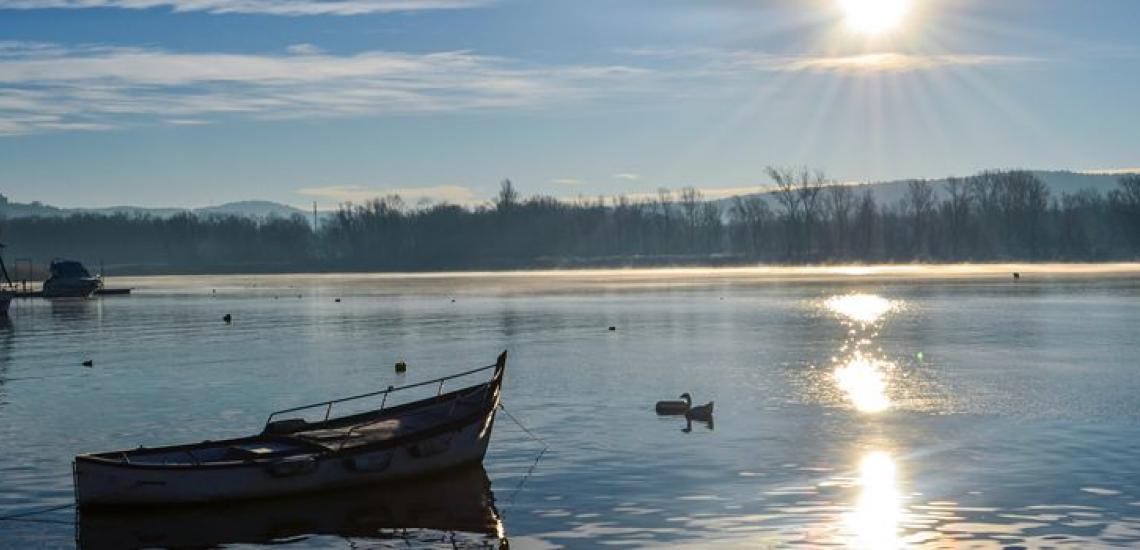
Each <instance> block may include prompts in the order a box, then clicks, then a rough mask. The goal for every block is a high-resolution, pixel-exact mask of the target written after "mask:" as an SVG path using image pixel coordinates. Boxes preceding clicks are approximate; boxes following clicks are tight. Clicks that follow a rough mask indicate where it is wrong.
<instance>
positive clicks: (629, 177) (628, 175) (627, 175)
mask: <svg viewBox="0 0 1140 550" xmlns="http://www.w3.org/2000/svg"><path fill="white" fill-rule="evenodd" d="M611 177H612V178H613V179H615V180H625V181H637V180H639V179H641V174H634V173H632V172H623V173H621V174H614V175H613V176H611Z"/></svg>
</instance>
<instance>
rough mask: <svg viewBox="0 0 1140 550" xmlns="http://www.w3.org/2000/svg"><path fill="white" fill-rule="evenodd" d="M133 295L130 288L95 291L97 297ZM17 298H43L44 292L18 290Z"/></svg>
mask: <svg viewBox="0 0 1140 550" xmlns="http://www.w3.org/2000/svg"><path fill="white" fill-rule="evenodd" d="M130 293H131V289H129V288H101V289H99V290H96V291H95V295H96V296H126V295H128V294H130ZM15 297H16V298H43V297H44V291H42V290H17V291H16V292H15Z"/></svg>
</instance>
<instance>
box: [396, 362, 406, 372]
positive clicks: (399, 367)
mask: <svg viewBox="0 0 1140 550" xmlns="http://www.w3.org/2000/svg"><path fill="white" fill-rule="evenodd" d="M396 372H408V363H407V362H405V361H404V360H403V359H401V360H399V361H396Z"/></svg>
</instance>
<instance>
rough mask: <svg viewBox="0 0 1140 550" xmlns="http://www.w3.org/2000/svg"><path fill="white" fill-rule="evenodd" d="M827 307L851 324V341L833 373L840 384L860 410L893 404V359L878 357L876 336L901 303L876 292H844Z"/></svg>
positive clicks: (830, 301) (848, 398) (878, 410)
mask: <svg viewBox="0 0 1140 550" xmlns="http://www.w3.org/2000/svg"><path fill="white" fill-rule="evenodd" d="M824 307H825V308H826V309H827V310H829V311H830V312H831V313H833V314H835V315H836V316H838V317H839V318H840V320H841V321H842V322H843V324H844V325H845V326H847V327H848V332H847V334H848V337H847V341H846V342H845V343H844V345H843V347H842V348H841V351H842V352H844V353H845V355H844V356H843V357H840V358H836V363H837V364H836V366H835V370H834V371H833V373H832V376H833V379H834V382H835V384H836V386H837V387H838V388H839V389H840V390H841V391H842V392H843V393H844V394H845V395H846V397H847V400H848V401H850V402H851V404H852V406H854V407H855V409H856V410H857V411H859V412H863V413H878V412H882V411H885V410H887V409H889V408H890V407H891V400H890V397H889V394H888V389H889V387H888V386H889V385H888V380H889V377H888V374H889V373H890V372H891V371H892V370H894V368H895V366H894V364H893V363H891V362H889V361H886V360H883V359H880V358H878V357H875V356H874V354H873V351H872V349H871V345H872V344H873V342H874V340H873V338H874V337H875V336H877V335H878V328H879V326H880V325H881V324H882V322H884V321H885V320H886V318H887V316H888V314H890V313H892V312H894V311H897V310H898V309H899V308H900V307H901V304H900V303H899V302H896V301H893V300H888V299H886V298H883V297H882V296H878V295H874V294H843V295H838V296H832V297H831V298H828V299H827V300H825V301H824Z"/></svg>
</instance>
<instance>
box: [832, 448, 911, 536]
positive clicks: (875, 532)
mask: <svg viewBox="0 0 1140 550" xmlns="http://www.w3.org/2000/svg"><path fill="white" fill-rule="evenodd" d="M859 487H860V493H859V498H858V500H857V501H856V502H855V507H854V509H853V510H852V511H851V512H849V513H848V514H847V515H846V516H845V520H846V521H845V523H846V527H847V531H848V532H849V533H851V534H852V535H853V539H854V540H853V541H852V543H853V544H851V546H852V547H853V548H860V549H866V550H891V549H897V548H902V546H903V541H902V539H901V538H900V537H899V529H900V525H901V524H902V519H903V510H902V504H901V502H900V493H899V488H898V481H897V472H896V467H895V462H894V460H893V459H892V458H891V456H890V455H889V454H887V453H885V452H882V451H875V452H871V453H868V454H867V455H866V456H864V457H863V460H862V461H861V462H860V463H859Z"/></svg>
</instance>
